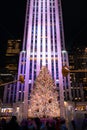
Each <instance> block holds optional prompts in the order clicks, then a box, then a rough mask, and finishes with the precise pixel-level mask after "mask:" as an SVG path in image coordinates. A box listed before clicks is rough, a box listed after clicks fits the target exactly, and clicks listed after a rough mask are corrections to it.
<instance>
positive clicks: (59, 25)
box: [15, 0, 70, 116]
mask: <svg viewBox="0 0 87 130" xmlns="http://www.w3.org/2000/svg"><path fill="white" fill-rule="evenodd" d="M65 64H68V58H67V52H66V51H65V44H64V34H63V21H62V11H61V1H60V0H27V7H26V18H25V29H24V39H23V48H22V51H21V52H20V59H19V70H18V77H19V76H20V75H23V76H24V79H25V83H24V84H21V83H20V82H18V83H17V89H16V100H15V102H16V104H17V102H20V103H23V105H24V110H23V111H24V115H25V116H27V112H28V111H27V110H28V101H29V99H30V92H31V89H33V84H34V81H35V79H36V77H37V76H38V74H39V71H40V69H41V67H42V66H46V67H47V68H48V70H49V72H50V74H51V76H52V78H53V80H54V81H55V84H56V86H57V90H58V93H59V97H58V99H59V102H60V109H61V113H60V114H61V116H64V98H65V100H69V99H70V97H69V95H70V94H69V93H70V89H69V76H68V77H63V75H62V71H61V70H62V66H63V65H65ZM25 106H26V107H25Z"/></svg>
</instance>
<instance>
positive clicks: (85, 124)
mask: <svg viewBox="0 0 87 130" xmlns="http://www.w3.org/2000/svg"><path fill="white" fill-rule="evenodd" d="M82 130H87V114H84V119H83V123H82Z"/></svg>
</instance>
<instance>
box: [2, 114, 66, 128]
mask: <svg viewBox="0 0 87 130" xmlns="http://www.w3.org/2000/svg"><path fill="white" fill-rule="evenodd" d="M0 130H68V129H67V127H66V122H65V119H64V118H61V119H60V118H53V119H40V118H32V119H30V118H29V119H23V120H22V121H21V122H20V123H18V121H17V117H16V116H12V118H11V119H10V120H9V121H6V119H4V118H2V119H1V121H0Z"/></svg>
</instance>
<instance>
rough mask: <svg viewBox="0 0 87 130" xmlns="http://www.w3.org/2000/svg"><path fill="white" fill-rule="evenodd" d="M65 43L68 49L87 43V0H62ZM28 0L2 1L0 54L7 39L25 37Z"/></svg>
mask: <svg viewBox="0 0 87 130" xmlns="http://www.w3.org/2000/svg"><path fill="white" fill-rule="evenodd" d="M61 1H62V8H63V9H62V10H63V24H64V35H65V45H66V49H67V50H68V49H69V48H71V47H72V46H73V44H74V42H77V43H76V44H78V45H79V43H80V42H81V43H82V42H83V43H84V44H85V45H87V44H86V43H87V38H86V34H87V31H86V30H87V8H86V0H61ZM25 10H26V0H6V1H4V0H1V2H0V55H1V54H2V55H3V54H4V52H5V49H6V45H7V40H8V39H14V38H19V39H23V31H24V21H25Z"/></svg>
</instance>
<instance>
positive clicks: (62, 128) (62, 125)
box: [60, 119, 68, 130]
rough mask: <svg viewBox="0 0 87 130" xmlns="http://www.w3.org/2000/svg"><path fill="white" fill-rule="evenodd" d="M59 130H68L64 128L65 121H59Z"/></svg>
mask: <svg viewBox="0 0 87 130" xmlns="http://www.w3.org/2000/svg"><path fill="white" fill-rule="evenodd" d="M60 130H68V128H67V127H66V121H65V119H61V122H60Z"/></svg>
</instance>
